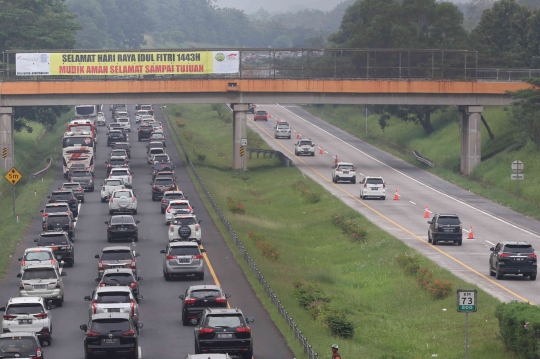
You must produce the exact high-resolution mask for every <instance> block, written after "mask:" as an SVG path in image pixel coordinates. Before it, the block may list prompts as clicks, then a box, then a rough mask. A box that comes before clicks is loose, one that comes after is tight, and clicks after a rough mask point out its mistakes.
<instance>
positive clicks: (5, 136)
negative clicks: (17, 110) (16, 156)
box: [0, 107, 15, 172]
mask: <svg viewBox="0 0 540 359" xmlns="http://www.w3.org/2000/svg"><path fill="white" fill-rule="evenodd" d="M4 149H5V151H6V152H5V155H6V157H5V158H4ZM14 150H15V147H14V143H13V107H0V152H1V153H2V164H3V166H4V172H7V171H8V170H9V169H11V167H13V153H14Z"/></svg>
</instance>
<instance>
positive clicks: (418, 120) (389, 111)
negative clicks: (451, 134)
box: [372, 105, 443, 135]
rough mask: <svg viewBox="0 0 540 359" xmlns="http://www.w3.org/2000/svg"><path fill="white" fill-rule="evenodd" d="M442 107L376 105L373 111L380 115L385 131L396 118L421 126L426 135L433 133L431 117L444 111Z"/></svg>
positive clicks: (380, 121)
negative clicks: (392, 119)
mask: <svg viewBox="0 0 540 359" xmlns="http://www.w3.org/2000/svg"><path fill="white" fill-rule="evenodd" d="M442 108H443V107H442V106H414V105H375V106H372V111H373V112H374V113H377V114H379V115H380V116H379V125H380V126H381V128H382V129H383V130H384V128H385V127H387V126H388V120H389V119H390V117H396V118H398V119H400V120H402V121H405V122H412V123H414V124H416V125H418V124H419V125H421V126H422V128H423V129H424V132H425V134H426V135H430V134H431V133H433V126H432V124H431V115H432V114H433V112H435V111H437V110H440V109H442Z"/></svg>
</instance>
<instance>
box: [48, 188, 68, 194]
mask: <svg viewBox="0 0 540 359" xmlns="http://www.w3.org/2000/svg"><path fill="white" fill-rule="evenodd" d="M61 193H73V191H71V190H69V189H62V190H57V191H52V194H61Z"/></svg>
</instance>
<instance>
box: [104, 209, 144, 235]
mask: <svg viewBox="0 0 540 359" xmlns="http://www.w3.org/2000/svg"><path fill="white" fill-rule="evenodd" d="M139 223H141V221H138V220H137V221H136V220H134V219H133V216H131V215H118V216H112V217H111V219H109V220H108V221H106V222H105V224H106V225H107V241H108V242H112V241H113V240H115V239H127V240H133V241H134V242H137V241H139V227H138V226H137V225H138V224H139Z"/></svg>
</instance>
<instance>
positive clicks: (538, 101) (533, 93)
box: [509, 78, 540, 147]
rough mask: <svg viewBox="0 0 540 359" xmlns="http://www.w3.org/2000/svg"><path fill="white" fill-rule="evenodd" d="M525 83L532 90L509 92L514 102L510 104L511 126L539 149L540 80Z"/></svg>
mask: <svg viewBox="0 0 540 359" xmlns="http://www.w3.org/2000/svg"><path fill="white" fill-rule="evenodd" d="M527 83H529V84H530V85H532V88H530V89H525V90H518V91H515V92H510V93H509V94H510V95H511V96H512V98H513V99H515V100H516V101H515V102H514V103H513V104H512V113H513V117H512V120H511V121H512V125H513V126H515V128H516V131H515V133H516V134H517V135H518V136H519V135H520V134H521V135H526V136H527V137H528V138H529V139H531V140H532V141H533V143H534V144H535V145H536V146H537V147H540V79H539V78H531V79H529V80H527Z"/></svg>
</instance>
